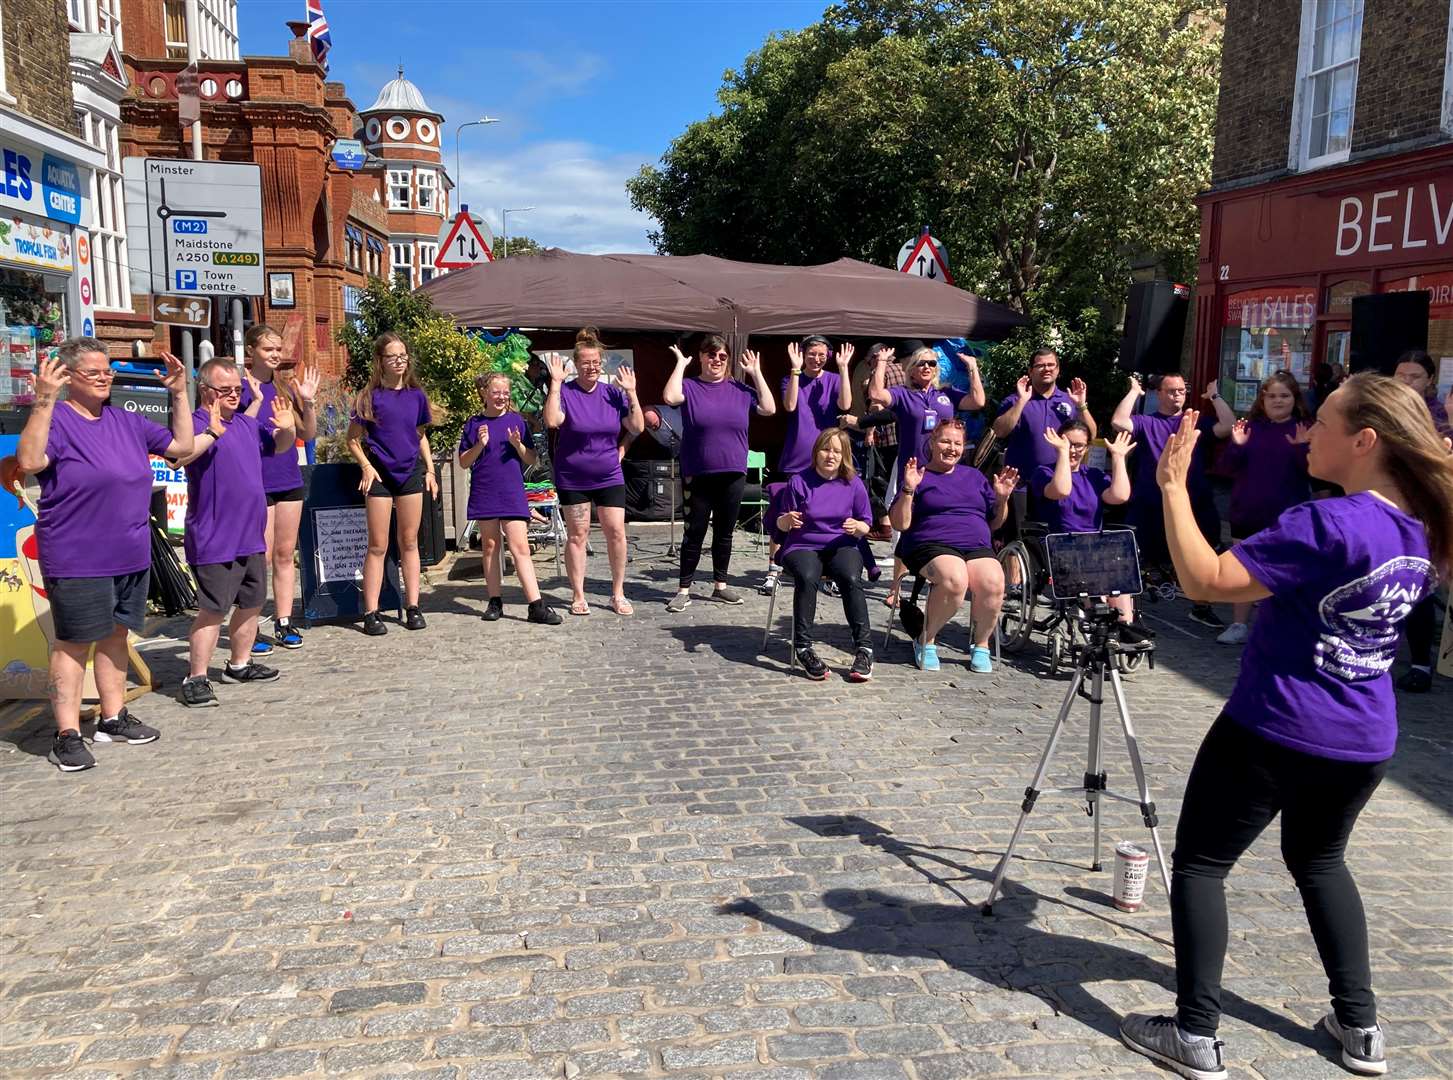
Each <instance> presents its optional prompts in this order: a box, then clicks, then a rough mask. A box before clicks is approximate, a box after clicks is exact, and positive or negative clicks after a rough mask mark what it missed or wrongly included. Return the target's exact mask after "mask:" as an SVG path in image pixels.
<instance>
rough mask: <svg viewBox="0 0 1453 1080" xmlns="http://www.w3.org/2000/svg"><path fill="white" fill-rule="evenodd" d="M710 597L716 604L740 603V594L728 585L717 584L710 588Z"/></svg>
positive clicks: (741, 601)
mask: <svg viewBox="0 0 1453 1080" xmlns="http://www.w3.org/2000/svg"><path fill="white" fill-rule="evenodd" d="M711 598H712V599H713V600H715V601H716V602H717V603H718V604H733V605H735V604H741V603H744V601H743V600H742V594H741V593H739V592H737V591H736V589H733V588H732V587H731V586H730V585H718V586H716V587H715V588H714V589H712V590H711Z"/></svg>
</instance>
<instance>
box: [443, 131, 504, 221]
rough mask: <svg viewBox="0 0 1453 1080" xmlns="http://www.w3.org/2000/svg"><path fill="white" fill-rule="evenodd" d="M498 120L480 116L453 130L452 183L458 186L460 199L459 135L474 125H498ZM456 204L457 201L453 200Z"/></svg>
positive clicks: (462, 187)
mask: <svg viewBox="0 0 1453 1080" xmlns="http://www.w3.org/2000/svg"><path fill="white" fill-rule="evenodd" d="M498 123H499V118H498V117H495V116H481V117H480V118H479V119H478V120H466V121H464V123H462V124H460V125H459V126H458V127H456V128H455V129H454V182H455V183H456V184H458V185H459V196H460V199H462V198H463V197H464V176H463V174H462V170H461V169H460V165H459V135H460V133H461V132H463V130H464V129H465V128H467V127H474V126H475V125H476V124H498ZM454 201H455V202H456V203H457V202H459V199H455V200H454Z"/></svg>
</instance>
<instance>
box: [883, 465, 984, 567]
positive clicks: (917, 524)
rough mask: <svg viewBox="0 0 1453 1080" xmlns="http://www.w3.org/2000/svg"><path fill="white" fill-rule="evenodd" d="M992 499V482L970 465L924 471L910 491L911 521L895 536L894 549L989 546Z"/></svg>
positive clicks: (906, 551)
mask: <svg viewBox="0 0 1453 1080" xmlns="http://www.w3.org/2000/svg"><path fill="white" fill-rule="evenodd" d="M994 502H995V496H994V488H993V485H991V484H990V483H989V481H988V480H987V479H986V478H985V476H984V474H983V473H981V472H980V471H979V470H978V469H976V468H974V467H973V466H972V465H964V464H958V465H955V466H954V467H953V469H952V470H951V471H950V472H946V473H938V472H932V471H929V472H925V473H924V474H923V482H922V483H921V484H919V485H918V490H916V491H915V492H914V493H913V520H912V521H911V522H910V524H909V526H908V529H907V531H905V532H904V533H903V535H902V536H900V537H899V538H898V551H899V552H901V553H902V554H904V555H907V554H909V553H910V552H911V551H913V549H914V548H916V547H917V546H918V545H919V544H926V543H935V544H950V545H952V546H953V547H958V548H986V547H989V546H991V545H992V543H993V541H992V539H991V537H990V535H989V532H990V530H989V518H990V517H991V516H993V513H994Z"/></svg>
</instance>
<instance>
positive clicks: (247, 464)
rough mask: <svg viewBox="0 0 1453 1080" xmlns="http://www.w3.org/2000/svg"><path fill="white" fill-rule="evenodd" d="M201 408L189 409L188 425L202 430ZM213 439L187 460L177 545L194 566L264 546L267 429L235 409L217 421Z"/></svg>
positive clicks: (204, 417)
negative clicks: (183, 518) (182, 529)
mask: <svg viewBox="0 0 1453 1080" xmlns="http://www.w3.org/2000/svg"><path fill="white" fill-rule="evenodd" d="M209 423H210V417H209V416H208V415H207V410H206V409H198V410H197V411H196V412H194V413H192V429H193V431H195V433H196V434H198V435H200V434H202V432H204V431H206V430H207V427H208V424H209ZM222 426H223V435H222V437H221V438H220V439H218V440H217V442H216V444H215V445H213V446H209V447H208V448H207V450H206V452H205V453H203V454H202V456H201V457H199V458H197V459H196V460H195V461H193V462H191V463H190V464H188V465H187V534H186V537H185V538H184V539H183V540H182V546H183V548H184V549H185V550H186V553H187V562H189V563H191V564H192V565H193V566H206V565H207V564H209V563H224V562H231V561H232V560H233V559H240V558H243V557H244V556H247V555H256V554H258V553H259V552H262V551H266V550H267V537H266V531H267V496H266V495H265V494H263V486H262V442H263V439H264V438H271V435H267V436H265V435H264V432H265V431H268V430H269V428H267V427H264V426H263V425H261V424H259V423H258V421H257V420H255V419H254V418H253V417H251V416H248V415H246V414H245V413H243V412H241V411H238V412H235V413H233V414H232V419H231V420H224V421H222Z"/></svg>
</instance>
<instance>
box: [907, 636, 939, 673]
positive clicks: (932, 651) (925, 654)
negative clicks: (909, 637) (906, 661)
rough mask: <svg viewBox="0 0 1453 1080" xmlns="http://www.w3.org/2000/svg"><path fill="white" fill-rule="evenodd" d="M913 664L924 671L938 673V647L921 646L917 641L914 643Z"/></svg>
mask: <svg viewBox="0 0 1453 1080" xmlns="http://www.w3.org/2000/svg"><path fill="white" fill-rule="evenodd" d="M913 662H914V663H915V664H917V665H918V667H919V669H920V670H922V671H937V670H938V669H939V664H938V646H937V645H920V644H919V643H918V642H916V641H915V642H914V643H913Z"/></svg>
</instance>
